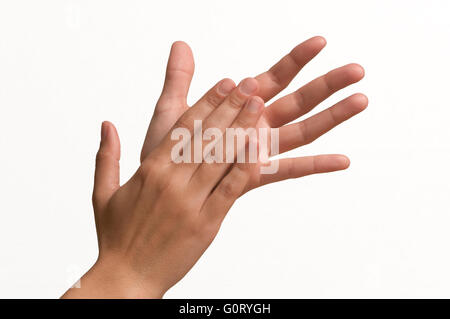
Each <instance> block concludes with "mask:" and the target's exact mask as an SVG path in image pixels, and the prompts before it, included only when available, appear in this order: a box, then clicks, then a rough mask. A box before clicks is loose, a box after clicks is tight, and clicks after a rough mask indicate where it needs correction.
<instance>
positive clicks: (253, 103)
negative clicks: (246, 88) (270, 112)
mask: <svg viewBox="0 0 450 319" xmlns="http://www.w3.org/2000/svg"><path fill="white" fill-rule="evenodd" d="M260 107H261V101H260V100H259V99H258V98H256V97H252V98H250V100H249V101H248V103H247V110H248V111H249V112H250V113H258V112H259V108H260Z"/></svg>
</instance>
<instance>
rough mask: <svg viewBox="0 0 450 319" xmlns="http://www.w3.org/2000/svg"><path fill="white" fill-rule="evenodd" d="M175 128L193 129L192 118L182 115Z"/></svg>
mask: <svg viewBox="0 0 450 319" xmlns="http://www.w3.org/2000/svg"><path fill="white" fill-rule="evenodd" d="M175 127H176V128H185V129H187V130H189V131H193V129H194V119H192V118H191V117H189V116H182V117H181V118H180V119H179V120H178V121H177V123H176V125H175Z"/></svg>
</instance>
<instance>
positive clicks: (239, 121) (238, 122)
mask: <svg viewBox="0 0 450 319" xmlns="http://www.w3.org/2000/svg"><path fill="white" fill-rule="evenodd" d="M234 124H235V126H236V127H238V128H247V127H248V126H249V125H250V123H249V121H248V119H246V118H245V117H243V116H238V117H237V118H236V119H235V120H234Z"/></svg>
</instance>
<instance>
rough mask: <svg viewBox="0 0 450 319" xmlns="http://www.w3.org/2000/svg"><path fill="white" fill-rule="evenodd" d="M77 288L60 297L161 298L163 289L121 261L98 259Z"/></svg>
mask: <svg viewBox="0 0 450 319" xmlns="http://www.w3.org/2000/svg"><path fill="white" fill-rule="evenodd" d="M78 286H79V288H70V289H69V290H68V291H67V292H66V293H65V294H64V295H63V296H62V298H82V299H85V298H86V299H89V298H92V299H122V298H129V299H134V298H150V299H152V298H155V299H158V298H162V297H163V295H164V293H165V291H164V290H162V289H160V288H158V287H157V286H156V285H154V284H152V283H150V282H148V281H146V280H145V279H143V278H141V277H140V276H138V275H137V274H136V273H135V272H133V271H132V270H130V269H129V268H128V267H125V266H124V265H122V263H120V262H117V261H112V260H108V261H107V260H103V259H98V260H97V262H96V263H95V264H94V265H93V266H92V268H91V269H89V271H88V272H87V273H86V274H84V275H83V277H81V279H80V282H79V285H78Z"/></svg>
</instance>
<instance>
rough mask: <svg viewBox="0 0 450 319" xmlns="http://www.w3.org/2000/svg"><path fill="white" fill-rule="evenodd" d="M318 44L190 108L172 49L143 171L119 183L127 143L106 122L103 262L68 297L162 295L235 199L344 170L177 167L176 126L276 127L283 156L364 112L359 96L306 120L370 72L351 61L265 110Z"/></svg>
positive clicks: (98, 213)
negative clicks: (122, 148) (122, 143)
mask: <svg viewBox="0 0 450 319" xmlns="http://www.w3.org/2000/svg"><path fill="white" fill-rule="evenodd" d="M325 44H326V42H325V39H324V38H322V37H314V38H311V39H309V40H307V41H305V42H303V43H301V44H300V45H298V46H297V47H295V48H294V49H293V50H292V51H291V52H290V53H289V54H288V55H286V56H285V57H283V58H282V59H281V60H280V61H279V62H278V63H277V64H275V65H274V66H273V67H272V68H270V70H268V71H267V72H264V73H262V74H260V75H258V76H256V77H255V78H247V79H244V80H243V81H242V82H240V83H239V84H238V85H237V86H236V85H235V83H234V82H233V81H232V80H230V79H224V80H221V81H220V82H218V83H217V84H216V85H215V86H214V87H213V88H211V89H210V90H209V91H208V92H206V94H205V95H204V96H203V97H202V98H201V99H200V100H199V101H198V102H197V103H195V104H194V105H193V106H192V107H189V106H188V105H187V103H186V97H187V94H188V90H189V86H190V82H191V79H192V76H193V73H194V62H193V57H192V52H191V50H190V48H189V47H188V46H187V44H185V43H183V42H175V43H174V44H173V46H172V49H171V52H170V57H169V61H168V65H167V71H166V79H165V83H164V88H163V90H162V94H161V97H160V98H159V101H158V103H157V105H156V108H155V113H154V115H153V118H152V120H151V122H150V126H149V129H148V132H147V136H146V138H145V142H144V146H143V148H142V153H141V165H140V167H139V168H138V169H137V171H136V173H135V174H134V175H133V176H132V177H131V178H130V180H129V181H128V182H127V183H125V184H124V185H123V186H120V185H119V159H120V142H119V137H118V134H117V131H116V129H115V128H114V126H113V125H112V124H111V123H109V122H104V123H102V129H101V143H100V149H99V151H98V154H97V162H96V172H95V184H94V192H93V205H94V212H95V221H96V226H97V234H98V242H99V257H98V260H97V262H96V263H95V265H94V266H93V267H92V268H91V269H90V270H89V271H88V272H87V273H86V274H85V275H84V276H83V277H82V278H81V282H80V283H81V288H76V289H75V288H74V289H69V290H68V291H67V292H66V294H65V295H64V296H63V297H67V298H77V297H79V298H109V297H110V298H122V297H131V298H133V297H144V298H145V297H149V298H159V297H162V296H163V295H164V293H165V292H166V291H167V290H168V289H169V288H170V287H172V286H173V285H174V284H176V283H177V282H178V281H179V280H180V279H181V278H182V277H183V276H184V275H185V274H186V273H187V272H188V271H189V270H190V269H191V268H192V266H193V265H194V264H195V263H196V261H197V260H198V259H199V258H200V256H201V255H202V254H203V252H204V251H205V250H206V249H207V247H208V246H209V245H210V243H211V242H212V240H213V239H214V237H215V236H216V234H217V232H218V230H219V228H220V225H221V223H222V221H223V219H224V217H225V216H226V214H227V212H228V210H229V209H230V208H231V206H232V205H233V203H234V201H235V200H236V199H237V198H238V197H239V196H241V195H242V194H244V193H245V192H247V191H249V190H251V189H253V188H257V187H259V186H262V185H265V184H268V183H273V182H277V181H281V180H284V179H288V178H297V177H302V176H305V175H310V174H315V173H324V172H332V171H337V170H342V169H345V168H347V167H348V166H349V160H348V158H347V157H345V156H343V155H319V156H309V157H299V158H285V159H281V160H279V162H278V171H277V172H276V173H274V174H261V173H260V165H261V163H253V164H252V163H206V162H201V163H189V164H175V163H174V162H173V161H172V160H171V150H172V148H173V146H174V144H175V143H176V141H174V140H172V139H171V135H172V132H173V130H174V129H176V128H180V127H181V128H185V129H187V130H189V132H191V133H192V135H193V134H194V120H202V121H203V128H204V129H206V128H208V127H214V128H219V129H220V130H221V131H222V132H224V130H225V129H226V128H229V127H242V128H279V151H280V153H283V152H286V151H289V150H292V149H294V148H297V147H299V146H302V145H305V144H308V143H310V142H312V141H314V140H315V139H316V138H318V137H319V136H321V135H322V134H324V133H326V132H327V131H329V130H330V129H332V128H333V127H335V126H336V125H338V124H340V123H341V122H343V121H345V120H347V119H349V118H350V117H352V116H353V115H355V114H357V113H359V112H361V111H362V110H364V109H365V108H366V106H367V104H368V101H367V98H366V97H365V96H364V95H363V94H354V95H352V96H350V97H348V98H346V99H344V100H342V101H340V102H339V103H337V104H335V105H333V106H332V107H330V108H328V109H326V110H324V111H322V112H320V113H318V114H316V115H314V116H312V117H310V118H307V119H305V120H303V121H300V122H297V123H294V124H287V123H290V122H291V121H293V120H295V119H297V118H298V117H300V116H302V115H304V114H306V113H308V112H309V111H310V110H311V109H313V108H314V107H315V106H316V105H318V104H319V103H320V102H322V101H323V100H325V99H326V98H328V97H329V96H330V95H332V94H333V93H334V92H336V91H338V90H340V89H342V88H344V87H346V86H348V85H350V84H353V83H355V82H358V81H359V80H361V79H362V78H363V76H364V70H363V69H362V67H360V66H359V65H357V64H349V65H346V66H343V67H340V68H337V69H335V70H332V71H330V72H328V73H327V74H325V75H323V76H320V77H318V78H316V79H314V80H313V81H311V82H309V83H308V84H306V85H305V86H303V87H301V88H300V89H298V90H297V91H295V92H293V93H291V94H288V95H286V96H284V97H282V98H280V99H278V100H276V101H275V102H273V103H272V104H270V105H269V106H267V107H264V102H266V101H268V100H270V99H272V98H273V97H274V96H276V95H277V94H278V93H280V92H281V91H282V90H283V89H284V88H286V86H287V85H288V84H289V83H290V82H291V80H292V79H293V78H294V77H295V75H296V74H297V73H298V72H299V71H300V70H301V69H302V67H303V66H304V65H305V64H306V63H308V62H309V61H310V60H311V59H312V58H314V57H315V56H316V55H317V54H318V53H319V52H320V51H321V50H322V48H323V47H324V46H325Z"/></svg>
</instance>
